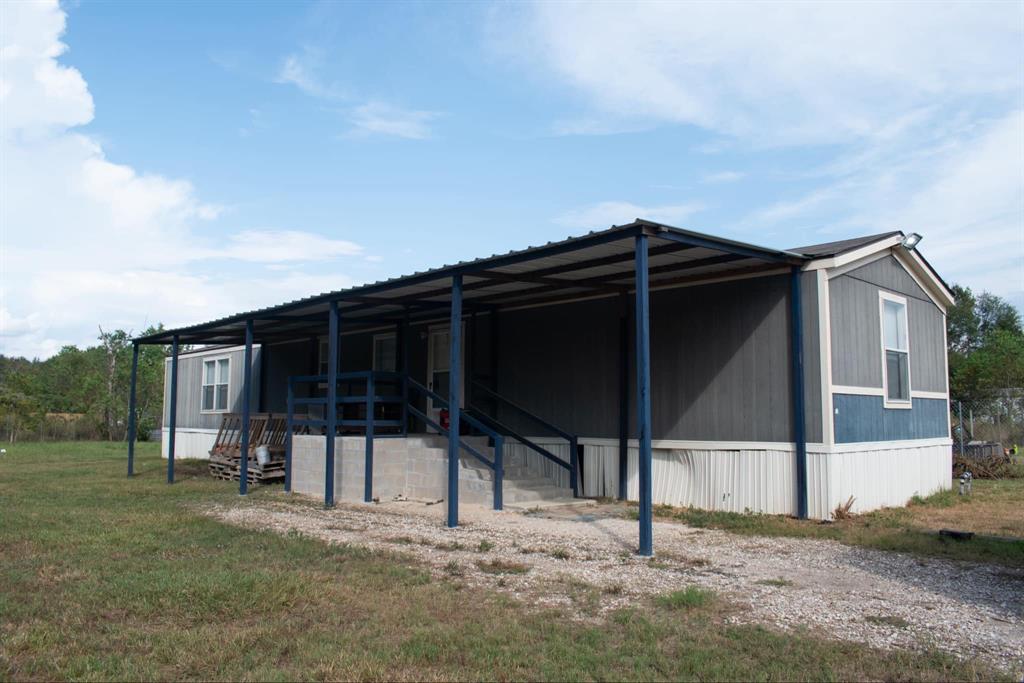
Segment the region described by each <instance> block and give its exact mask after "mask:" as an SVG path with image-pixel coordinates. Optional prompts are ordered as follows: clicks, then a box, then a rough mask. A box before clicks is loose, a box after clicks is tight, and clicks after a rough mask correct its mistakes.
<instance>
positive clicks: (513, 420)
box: [135, 220, 953, 552]
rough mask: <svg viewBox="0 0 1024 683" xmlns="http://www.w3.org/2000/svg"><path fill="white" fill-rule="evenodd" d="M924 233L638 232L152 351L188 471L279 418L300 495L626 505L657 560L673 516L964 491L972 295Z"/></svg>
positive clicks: (219, 323)
mask: <svg viewBox="0 0 1024 683" xmlns="http://www.w3.org/2000/svg"><path fill="white" fill-rule="evenodd" d="M919 239H920V236H918V235H916V234H911V235H909V236H907V235H904V234H903V233H902V232H888V233H884V234H878V235H871V236H866V237H861V238H856V239H850V240H844V241H841V242H832V243H827V244H817V245H813V246H806V247H798V248H794V249H790V250H777V249H769V248H764V247H759V246H756V245H752V244H745V243H740V242H736V241H732V240H727V239H722V238H719V237H715V236H712V235H706V234H700V233H695V232H691V231H687V230H680V229H678V228H673V227H670V226H665V225H661V224H657V223H652V222H649V221H643V220H637V221H635V222H633V223H631V224H629V225H624V226H616V227H613V228H611V229H608V230H604V231H600V232H593V233H590V234H587V235H584V236H581V237H574V238H570V239H567V240H564V241H560V242H552V243H548V244H546V245H542V246H538V247H531V248H528V249H524V250H522V251H516V252H510V253H508V254H501V255H495V256H490V257H486V258H481V259H478V260H474V261H468V262H461V263H458V264H455V265H451V266H445V267H442V268H437V269H435V270H430V271H426V272H421V273H416V274H414V275H410V276H406V277H400V278H394V279H391V280H386V281H383V282H378V283H374V284H370V285H365V286H360V287H353V288H351V289H346V290H340V291H336V292H329V293H325V294H320V295H316V296H312V297H309V298H306V299H301V300H298V301H293V302H291V303H287V304H282V305H279V306H273V307H269V308H264V309H260V310H256V311H250V312H246V313H239V314H238V315H233V316H231V317H227V318H223V319H220V320H215V321H212V322H208V323H203V324H200V325H193V326H190V327H183V328H179V329H173V330H166V331H162V332H159V333H157V334H154V335H150V336H147V337H142V338H139V339H137V340H135V343H136V344H166V345H170V346H171V347H172V353H171V354H170V356H169V357H168V359H167V368H166V391H165V407H164V420H163V425H164V427H163V451H164V456H165V457H167V458H168V466H169V475H170V476H171V477H173V461H174V458H175V457H177V458H181V457H189V458H194V457H200V458H201V457H205V456H206V454H207V453H208V452H209V451H210V449H211V446H212V445H213V441H214V439H215V438H216V435H217V431H218V428H219V427H220V425H221V423H222V420H223V418H224V415H225V414H241V415H242V416H243V418H245V419H246V420H248V416H249V415H251V414H254V413H261V414H262V413H270V414H275V415H282V416H285V417H287V423H288V439H287V452H286V459H287V463H286V468H287V474H286V477H287V481H286V486H287V487H288V489H290V490H292V491H294V492H297V493H305V494H310V495H316V496H321V497H323V498H324V500H325V502H326V503H327V504H328V505H330V504H333V502H334V500H335V497H337V498H339V499H341V500H353V501H356V500H373V499H378V500H383V499H389V498H392V497H394V496H406V497H410V498H422V499H434V500H437V499H445V500H446V501H447V502H448V506H449V523H450V524H453V523H456V522H457V516H458V504H459V500H460V499H461V501H462V502H463V503H466V502H473V503H486V504H488V505H494V507H496V508H501V507H505V506H514V505H534V504H538V503H542V502H544V501H555V502H558V501H563V500H570V499H572V498H574V497H579V496H582V497H617V498H626V499H629V500H638V501H640V503H641V519H640V550H641V552H650V544H651V539H650V506H651V505H652V504H669V505H684V506H689V505H692V506H696V507H700V508H706V509H712V510H729V511H738V512H743V511H751V512H764V513H779V514H789V515H796V516H802V517H811V518H816V519H829V518H830V516H831V514H832V512H833V510H835V509H836V507H837V506H838V505H840V504H841V503H844V502H845V501H847V500H848V499H849V498H850V497H853V500H854V504H853V510H854V511H866V510H870V509H874V508H878V507H882V506H887V505H903V504H905V503H906V502H907V500H908V499H910V498H911V497H912V496H914V495H922V496H923V495H927V494H930V493H933V492H935V491H938V490H941V489H945V488H949V486H950V469H951V440H950V431H949V429H950V425H949V411H948V372H947V361H946V340H945V330H946V310H947V307H948V306H950V305H951V304H952V303H953V299H952V295H951V293H950V290H949V288H948V287H947V286H946V284H945V283H944V282H943V280H942V279H941V278H940V277H939V275H938V274H937V273H936V272H935V271H934V270H933V269H932V267H931V266H930V265H929V264H928V262H927V261H926V260H925V258H924V257H923V255H922V254H921V252H920V249H918V248H917V241H918V240H919ZM185 345H188V346H189V347H190V349H194V350H189V351H187V352H182V351H181V349H182V348H183V347H184V346H185ZM246 434H247V432H246ZM448 436H451V437H452V438H448ZM456 437H457V438H456ZM245 448H248V444H244V443H243V449H245ZM243 460H245V459H244V458H243ZM239 486H240V490H241V491H242V492H243V493H244V492H245V490H246V486H247V483H246V479H245V477H244V476H243V477H241V479H240V482H239Z"/></svg>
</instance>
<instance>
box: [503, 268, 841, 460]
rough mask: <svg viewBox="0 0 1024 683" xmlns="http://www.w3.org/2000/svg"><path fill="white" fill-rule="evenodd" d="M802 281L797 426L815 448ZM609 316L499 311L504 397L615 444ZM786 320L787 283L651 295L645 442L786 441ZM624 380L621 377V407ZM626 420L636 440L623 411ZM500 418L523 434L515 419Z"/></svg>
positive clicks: (809, 300)
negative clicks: (802, 420)
mask: <svg viewBox="0 0 1024 683" xmlns="http://www.w3.org/2000/svg"><path fill="white" fill-rule="evenodd" d="M804 278H805V279H804V290H805V291H804V327H805V335H804V336H805V349H804V354H805V363H806V366H807V372H806V377H807V381H806V384H805V391H806V395H807V407H808V411H807V418H806V419H807V434H808V440H809V441H812V442H813V441H820V440H821V402H820V373H818V372H817V371H816V368H817V367H818V340H817V336H818V335H817V329H818V323H817V300H816V282H815V279H814V277H813V275H805V276H804ZM618 306H619V303H618V301H617V300H615V299H598V300H594V301H585V302H577V303H572V304H564V305H560V306H550V307H544V308H536V309H527V310H522V311H508V312H503V313H502V314H501V318H500V321H499V330H500V335H501V346H500V351H499V373H500V376H499V383H500V387H501V392H502V394H504V395H506V396H508V397H509V398H511V399H513V400H515V401H517V402H518V403H520V404H521V405H524V406H527V407H529V408H530V409H531V410H532V411H533V412H535V413H537V414H539V415H541V416H542V417H544V418H546V419H548V420H549V421H551V422H554V423H555V424H557V425H559V426H562V427H563V428H565V429H568V430H570V431H572V432H575V433H578V434H583V435H587V436H593V437H606V438H613V437H616V436H617V425H618V410H619V403H618V402H619V396H618V369H617V368H618V362H619V359H618V355H619V349H618V344H619V332H618V316H619V309H618ZM789 315H790V312H789V278H788V276H786V275H779V276H768V277H763V278H757V279H749V280H737V281H733V282H724V283H715V284H709V285H701V286H695V287H684V288H678V289H669V290H659V291H655V292H652V294H651V358H652V360H651V382H652V417H653V431H654V438H656V439H687V440H723V441H789V440H791V439H792V403H791V400H792V399H791V396H792V392H791V384H790V382H791V365H790V333H789V325H790V323H789ZM630 330H632V326H631V327H630ZM630 358H631V359H632V354H630ZM634 377H635V375H634V371H633V368H632V367H631V368H630V378H631V379H630V382H629V386H630V397H629V401H630V406H632V402H633V391H634V389H633V384H634V383H635V379H633V378H634ZM630 415H631V425H630V431H631V433H634V434H635V429H636V427H635V424H634V423H633V420H634V418H635V410H633V409H632V407H631V409H630ZM502 419H506V420H508V421H510V422H513V423H514V424H516V426H518V427H520V428H527V427H528V426H529V425H528V424H526V423H523V422H521V421H517V420H516V419H515V416H514V415H513V414H509V413H505V414H503V415H502Z"/></svg>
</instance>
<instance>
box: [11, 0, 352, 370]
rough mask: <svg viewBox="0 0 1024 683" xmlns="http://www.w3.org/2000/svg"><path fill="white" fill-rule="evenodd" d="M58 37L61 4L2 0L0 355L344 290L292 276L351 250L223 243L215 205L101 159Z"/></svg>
mask: <svg viewBox="0 0 1024 683" xmlns="http://www.w3.org/2000/svg"><path fill="white" fill-rule="evenodd" d="M64 26H65V15H64V13H63V12H62V11H61V9H60V7H59V6H58V4H57V3H56V2H48V3H47V2H39V3H27V2H25V3H11V2H0V59H2V60H3V70H2V73H3V83H2V87H0V93H2V94H0V110H2V112H3V114H2V115H0V121H2V138H0V281H2V287H0V353H3V354H9V355H26V356H29V357H32V356H38V357H45V356H48V355H50V354H52V353H54V352H56V351H57V350H59V348H60V346H62V345H64V344H69V343H74V344H88V343H94V341H95V336H96V325H97V324H102V325H103V326H104V327H105V328H106V327H123V328H130V329H133V330H135V331H140V330H141V329H143V328H144V327H145V326H146V325H148V324H152V323H155V322H158V321H162V322H164V323H167V324H170V325H181V324H187V323H194V322H198V321H202V320H207V319H210V318H213V317H217V316H220V315H225V314H228V313H232V312H236V311H238V310H245V309H249V308H256V307H262V306H265V305H267V304H270V303H276V302H280V301H283V300H285V299H294V298H299V297H301V296H306V295H309V294H310V293H312V292H313V291H323V290H327V289H335V288H339V287H345V286H349V285H351V284H352V282H351V280H350V278H348V277H346V276H345V275H342V274H337V275H334V274H327V275H320V274H317V273H307V272H305V271H307V270H308V267H306V266H304V267H303V268H302V269H299V268H296V267H295V266H296V264H298V263H303V264H308V263H311V262H317V261H319V262H326V261H327V260H329V259H337V258H343V257H348V256H355V255H359V254H361V252H362V250H361V248H360V247H359V246H358V245H356V244H354V243H352V242H350V241H348V240H343V239H333V238H328V237H325V236H323V235H318V234H315V233H309V232H301V231H290V230H248V231H241V232H238V233H235V234H230V235H226V236H224V235H223V233H224V231H223V229H220V230H218V229H217V228H218V226H217V219H218V217H219V216H221V214H222V213H223V211H224V209H223V207H221V206H219V205H217V204H213V203H210V202H206V201H203V200H201V199H200V198H199V195H198V193H197V191H196V189H195V188H194V187H193V186H192V184H191V183H189V182H188V181H187V180H183V179H171V178H166V177H164V176H160V175H156V174H149V173H139V172H137V171H136V170H135V169H134V168H132V167H131V166H128V165H125V164H118V163H114V162H112V161H110V160H108V159H107V158H106V156H105V154H104V151H103V149H102V147H101V146H100V144H99V143H98V142H97V141H96V140H94V139H93V138H91V137H89V136H87V135H84V134H82V133H80V132H77V131H76V130H75V127H76V126H79V125H81V124H85V123H88V122H89V121H90V120H91V119H92V116H93V101H92V97H91V95H90V93H89V90H88V86H87V85H86V82H85V80H84V79H83V77H82V75H81V74H80V73H79V72H78V71H77V70H75V69H74V68H71V67H67V66H64V65H61V64H59V63H58V62H57V58H58V57H59V56H60V55H62V54H63V53H64V50H65V46H64V45H63V44H62V43H61V42H60V38H61V36H62V35H63V31H64ZM267 264H277V265H282V266H285V267H284V268H283V269H282V270H279V271H276V272H272V271H269V270H268V269H267V268H266V265H267ZM331 270H332V271H333V270H336V267H334V266H331Z"/></svg>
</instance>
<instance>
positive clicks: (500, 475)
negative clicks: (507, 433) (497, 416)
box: [494, 434, 505, 510]
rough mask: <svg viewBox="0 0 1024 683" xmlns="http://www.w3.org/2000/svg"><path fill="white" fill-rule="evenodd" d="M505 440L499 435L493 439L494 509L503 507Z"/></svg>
mask: <svg viewBox="0 0 1024 683" xmlns="http://www.w3.org/2000/svg"><path fill="white" fill-rule="evenodd" d="M504 451H505V439H503V438H502V436H501V435H500V434H499V435H498V436H497V437H495V439H494V509H495V510H500V509H502V507H503V506H504V505H505V502H504V490H505V453H504Z"/></svg>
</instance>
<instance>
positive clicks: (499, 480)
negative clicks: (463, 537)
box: [405, 376, 505, 510]
mask: <svg viewBox="0 0 1024 683" xmlns="http://www.w3.org/2000/svg"><path fill="white" fill-rule="evenodd" d="M405 386H406V397H407V399H409V394H410V393H411V392H409V390H410V389H411V390H412V391H413V392H416V393H418V394H421V395H422V396H424V397H426V398H430V399H432V400H433V402H434V405H437V406H440V407H441V408H445V409H446V408H448V401H447V400H446V399H444V398H442V397H441V395H440V394H438V393H437V392H435V391H431V390H430V389H428V388H427V387H425V386H423V385H422V384H420V383H419V382H417V381H416V380H414V379H413V378H411V377H408V376H406V378H405ZM406 410H407V411H408V412H409V413H412V414H413V415H414V416H415V417H417V418H419V419H420V420H423V422H424V424H427V425H429V426H431V427H433V428H434V429H436V430H437V432H438V433H439V434H441V435H442V436H445V437H447V438H449V439H450V438H452V437H451V432H452V431H454V432H455V438H457V439H458V440H459V447H460V448H462V449H463V450H465V451H466V452H467V453H469V454H470V455H472V456H473V457H475V458H476V459H477V460H479V461H480V462H482V463H483V464H484V465H486V466H487V467H489V468H490V469H491V470H492V471H493V472H494V509H495V510H500V509H502V505H503V501H502V488H503V484H504V480H505V463H504V454H503V452H504V441H505V439H504V437H503V436H502V435H501V434H500V433H499V432H497V431H495V430H494V429H492V428H491V427H489V426H488V425H486V424H485V423H484V422H482V421H481V420H478V419H477V418H475V417H473V416H472V415H469V414H468V413H465V412H460V413H459V421H460V423H461V422H465V423H466V424H468V425H469V426H471V427H473V428H475V429H476V430H478V431H480V432H482V433H483V434H485V435H487V436H488V437H490V439H491V441H492V442H493V443H494V460H493V462H492V461H490V460H488V459H487V458H486V457H485V456H484V455H483V454H482V453H481V452H480V451H478V450H477V449H476V448H474V447H473V446H472V445H470V444H468V443H466V442H465V441H464V440H463V439H462V435H461V434H460V429H459V426H460V425H450V426H449V428H448V429H445V428H444V427H442V426H441V425H440V424H439V423H438V422H435V421H434V420H433V418H431V417H430V416H428V415H427V414H426V413H425V412H423V411H421V410H420V409H419V408H417V407H416V406H414V405H413V404H412V401H411V400H406Z"/></svg>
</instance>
